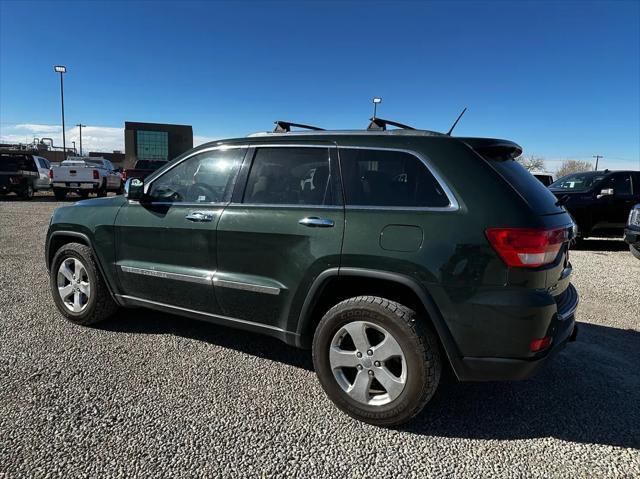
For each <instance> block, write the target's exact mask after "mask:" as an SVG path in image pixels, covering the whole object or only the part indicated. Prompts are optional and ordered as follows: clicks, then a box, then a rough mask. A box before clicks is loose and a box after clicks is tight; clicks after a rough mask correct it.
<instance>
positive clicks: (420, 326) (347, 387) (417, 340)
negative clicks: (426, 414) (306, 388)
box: [313, 296, 442, 426]
mask: <svg viewBox="0 0 640 479" xmlns="http://www.w3.org/2000/svg"><path fill="white" fill-rule="evenodd" d="M313 363H314V367H315V370H316V373H317V375H318V379H319V380H320V384H321V385H322V387H323V389H324V390H325V392H326V393H327V395H328V396H329V398H330V399H331V400H332V401H333V402H334V403H335V404H336V405H337V406H338V407H339V408H340V409H341V410H342V411H344V412H346V413H347V414H349V415H350V416H352V417H354V418H356V419H359V420H361V421H364V422H367V423H370V424H375V425H379V426H396V425H399V424H402V423H404V422H407V421H408V420H410V419H411V418H413V417H414V416H415V415H416V414H418V413H419V412H420V411H421V410H422V409H423V407H424V406H425V404H426V403H427V402H428V401H429V400H430V399H431V397H432V396H433V394H434V393H435V391H436V388H437V386H438V383H439V381H440V375H441V370H442V367H441V362H440V352H439V349H438V342H437V339H436V336H435V334H434V333H433V332H432V331H431V329H430V328H429V327H428V326H427V324H426V323H425V322H423V321H421V320H420V318H418V317H417V316H416V313H415V311H413V310H411V309H409V308H407V307H405V306H403V305H401V304H399V303H396V302H393V301H389V300H386V299H384V298H379V297H375V296H359V297H355V298H351V299H347V300H345V301H342V302H341V303H339V304H337V305H336V306H334V307H333V308H331V309H330V310H329V311H328V312H327V313H326V314H325V315H324V317H323V318H322V320H321V321H320V323H319V324H318V327H317V329H316V332H315V335H314V339H313Z"/></svg>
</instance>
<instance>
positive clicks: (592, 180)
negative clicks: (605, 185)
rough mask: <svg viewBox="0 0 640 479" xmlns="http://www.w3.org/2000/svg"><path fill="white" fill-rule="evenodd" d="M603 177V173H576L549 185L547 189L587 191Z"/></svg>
mask: <svg viewBox="0 0 640 479" xmlns="http://www.w3.org/2000/svg"><path fill="white" fill-rule="evenodd" d="M605 176H606V175H605V174H604V173H593V172H591V173H576V174H573V175H569V176H565V177H564V178H560V179H559V180H558V181H556V182H555V183H551V185H550V186H549V188H551V189H554V190H564V191H578V190H588V189H590V188H591V187H592V186H593V185H595V184H596V183H598V182H600V181H601V180H602V179H603V178H604V177H605Z"/></svg>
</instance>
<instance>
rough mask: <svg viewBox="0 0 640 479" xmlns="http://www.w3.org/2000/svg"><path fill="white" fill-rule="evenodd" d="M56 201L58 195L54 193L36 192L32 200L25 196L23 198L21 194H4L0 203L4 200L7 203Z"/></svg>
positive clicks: (0, 198)
mask: <svg viewBox="0 0 640 479" xmlns="http://www.w3.org/2000/svg"><path fill="white" fill-rule="evenodd" d="M56 201H58V200H56V197H55V196H53V194H46V193H45V194H38V193H36V194H35V195H33V197H32V198H31V199H30V200H25V199H24V198H21V197H20V196H16V195H3V196H0V203H2V202H7V203H55V202H56Z"/></svg>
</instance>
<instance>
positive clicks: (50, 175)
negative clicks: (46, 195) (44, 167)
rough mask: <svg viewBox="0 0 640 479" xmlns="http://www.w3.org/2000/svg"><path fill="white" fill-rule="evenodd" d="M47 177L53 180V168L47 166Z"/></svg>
mask: <svg viewBox="0 0 640 479" xmlns="http://www.w3.org/2000/svg"><path fill="white" fill-rule="evenodd" d="M49 179H50V180H53V170H52V169H51V168H49Z"/></svg>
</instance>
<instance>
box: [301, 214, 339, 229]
mask: <svg viewBox="0 0 640 479" xmlns="http://www.w3.org/2000/svg"><path fill="white" fill-rule="evenodd" d="M298 223H299V224H301V225H303V226H309V227H310V228H331V227H332V226H333V225H335V222H334V221H333V220H330V219H328V218H318V217H317V216H307V217H306V218H302V219H301V220H300V221H298Z"/></svg>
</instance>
